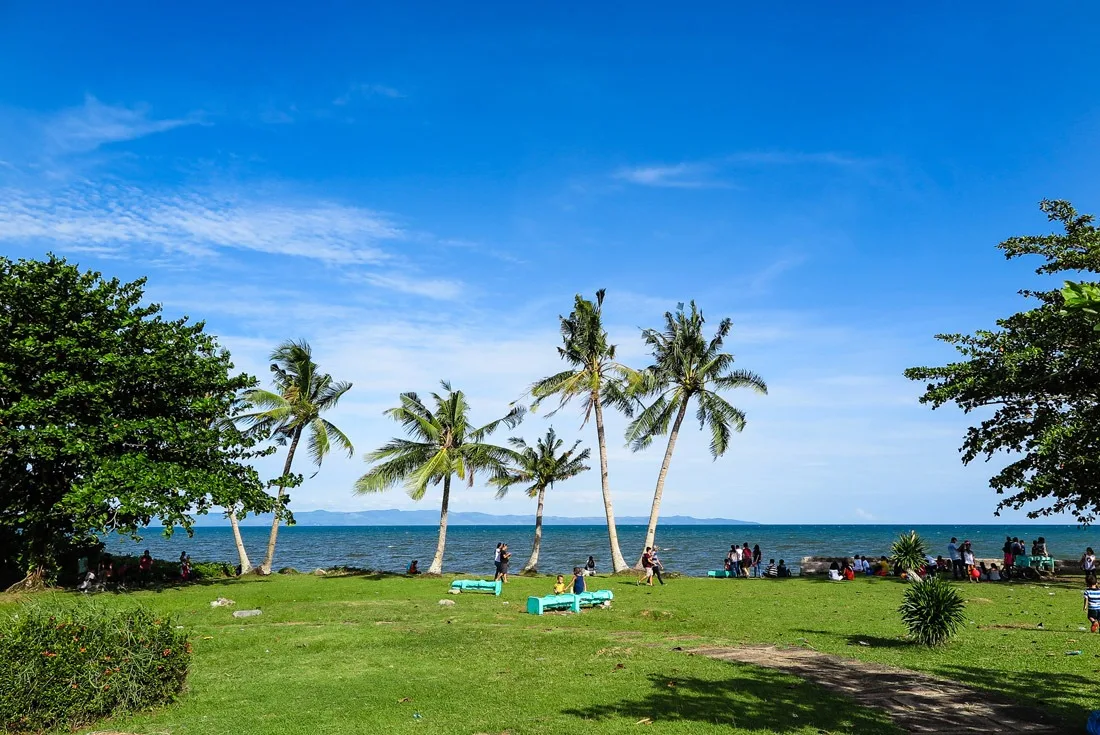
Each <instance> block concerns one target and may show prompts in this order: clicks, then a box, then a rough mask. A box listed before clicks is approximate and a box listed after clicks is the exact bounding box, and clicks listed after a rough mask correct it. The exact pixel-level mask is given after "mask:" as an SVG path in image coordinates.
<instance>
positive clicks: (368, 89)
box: [332, 84, 405, 107]
mask: <svg viewBox="0 0 1100 735" xmlns="http://www.w3.org/2000/svg"><path fill="white" fill-rule="evenodd" d="M404 96H405V95H403V94H402V93H401V92H399V91H398V90H396V89H394V88H393V87H388V86H386V85H385V84H353V85H351V87H349V88H348V91H347V92H344V93H343V94H342V95H340V96H339V97H337V98H336V99H334V100H333V101H332V104H334V105H337V106H340V107H342V106H344V105H346V104H348V103H349V102H351V101H352V100H354V99H356V98H357V97H389V98H390V99H400V98H401V97H404Z"/></svg>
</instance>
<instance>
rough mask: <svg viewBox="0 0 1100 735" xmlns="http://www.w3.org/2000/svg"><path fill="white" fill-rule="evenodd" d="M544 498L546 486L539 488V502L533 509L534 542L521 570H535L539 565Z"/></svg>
mask: <svg viewBox="0 0 1100 735" xmlns="http://www.w3.org/2000/svg"><path fill="white" fill-rule="evenodd" d="M545 499H546V488H545V487H540V488H539V504H538V507H537V508H536V509H535V542H534V543H533V544H531V558H530V559H528V560H527V563H526V564H524V565H523V569H522V571H524V572H534V571H537V569H538V565H539V549H540V548H541V547H542V502H543V500H545Z"/></svg>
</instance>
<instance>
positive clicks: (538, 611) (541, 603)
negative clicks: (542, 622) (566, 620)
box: [527, 594, 581, 615]
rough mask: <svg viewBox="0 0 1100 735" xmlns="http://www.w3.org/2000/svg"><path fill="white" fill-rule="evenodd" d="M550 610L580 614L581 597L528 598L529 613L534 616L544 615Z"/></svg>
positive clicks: (551, 596)
mask: <svg viewBox="0 0 1100 735" xmlns="http://www.w3.org/2000/svg"><path fill="white" fill-rule="evenodd" d="M548 610H572V611H573V612H575V613H579V612H580V611H581V596H580V595H574V594H567V595H547V596H546V597H528V598H527V612H529V613H531V614H532V615H542V614H543V613H544V612H546V611H548Z"/></svg>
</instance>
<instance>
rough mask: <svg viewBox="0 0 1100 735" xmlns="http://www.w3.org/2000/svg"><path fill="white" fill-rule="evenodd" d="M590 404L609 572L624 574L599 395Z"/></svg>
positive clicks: (624, 561)
mask: <svg viewBox="0 0 1100 735" xmlns="http://www.w3.org/2000/svg"><path fill="white" fill-rule="evenodd" d="M592 403H593V404H594V406H595V409H596V440H597V443H598V444H599V445H600V485H601V487H602V488H603V512H604V515H605V516H607V540H608V542H609V543H610V544H611V572H612V573H613V574H615V573H618V572H625V571H626V570H627V569H629V568H630V567H629V566H628V565H627V563H626V560H625V559H623V552H622V551H621V550H620V549H619V529H618V528H616V527H615V509H614V508H612V506H611V486H610V485H609V484H608V479H607V441H606V439H605V438H604V431H603V406H601V405H600V394H599V393H597V392H593V395H592Z"/></svg>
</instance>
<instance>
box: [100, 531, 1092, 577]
mask: <svg viewBox="0 0 1100 735" xmlns="http://www.w3.org/2000/svg"><path fill="white" fill-rule="evenodd" d="M910 530H915V531H917V532H918V533H919V534H920V535H921V536H922V537H923V538H924V539H925V541H927V542H928V544H929V546H930V550H931V553H932V554H934V555H936V554H943V555H944V556H945V557H946V555H947V543H948V541H950V539H951V537H952V536H956V537H958V539H959V540H960V541H963V540H964V539H969V540H970V541H971V542H972V544H973V546H974V550H975V553H976V555H977V556H978V557H990V558H996V557H999V556H1000V555H1001V545H1002V544H1003V543H1004V539H1005V536H1006V535H1007V536H1019V537H1020V538H1024V539H1026V541H1027V542H1028V543H1029V544H1030V542H1031V540H1032V539H1035V538H1037V537H1039V536H1043V537H1045V538H1046V540H1047V545H1048V546H1049V547H1050V550H1051V553H1052V554H1053V555H1054V557H1055V558H1058V559H1076V558H1079V557H1080V555H1081V554H1082V552H1083V551H1084V549H1085V547H1086V546H1091V547H1093V548H1100V531H1098V530H1097V529H1095V528H1087V529H1081V528H1078V527H1076V526H1063V525H1058V526H1053V525H1051V526H1047V525H1031V524H1028V525H1019V526H1001V525H978V526H968V525H943V526H902V525H850V526H832V525H829V526H826V525H760V526H662V527H660V528H659V529H658V533H657V545H658V546H659V547H660V548H661V550H662V551H661V554H660V558H661V561H662V562H663V563H664V565H665V568H666V569H668V570H670V571H677V572H681V573H683V574H687V575H698V576H701V575H705V574H706V572H707V570H709V569H720V568H721V566H722V560H723V559H724V558H725V554H726V551H727V550H728V549H729V547H730V544H732V543H737V544H739V545H740V544H744V543H745V542H746V541H747V542H748V543H749V545H750V546H752V545H753V544H760V548H761V550H762V551H763V553H764V559H765V560H767V559H770V558H774V559H777V560H778V559H785V560H786V561H787V563H788V564H795V565H797V564H798V560H799V559H801V558H802V557H803V556H842V555H849V556H850V555H854V554H863V555H866V556H872V555H873V556H876V557H877V556H879V555H882V554H888V553H889V547H890V543H891V542H892V541H893V540H894V539H895V538H897V536H898V534H900V533H905V532H908V531H910ZM437 531H438V529H436V528H433V527H431V526H340V527H336V526H332V527H326V526H291V527H288V528H283V529H280V531H279V540H278V546H277V547H276V554H275V567H276V568H281V567H294V568H295V569H298V570H299V571H310V570H313V569H316V568H317V567H333V566H338V565H346V566H354V567H364V568H368V569H378V570H386V571H404V570H405V567H406V566H408V563H409V561H410V560H412V559H419V560H420V564H421V568H423V569H426V568H427V566H428V564H429V563H430V562H431V558H432V555H433V554H434V553H435V545H436V537H437ZM267 534H268V529H267V528H260V527H245V528H242V529H241V535H242V536H243V538H244V542H245V547H246V548H247V550H248V553H249V557H250V558H251V560H252V563H253V564H258V563H259V562H260V561H262V559H263V554H264V551H265V549H266V548H267ZM532 538H533V530H532V529H529V528H524V527H522V526H455V527H452V528H450V529H448V532H447V551H446V555H445V557H444V571H445V572H469V573H471V574H490V573H492V571H493V549H494V547H495V546H496V544H497V543H499V542H502V541H503V542H506V543H507V544H508V546H509V547H510V548H511V550H512V570H513V571H514V572H518V571H519V569H521V568H522V566H523V565H524V563H525V562H526V561H527V558H528V556H529V555H530V552H531V541H532ZM644 540H645V527H644V526H619V541H620V545H621V547H622V550H623V555H624V556H626V557H627V560H628V561H630V562H633V561H634V560H635V557H636V556H637V554H639V553H640V552H641V548H640V547H641V544H642V542H643V541H644ZM108 546H109V549H110V551H112V552H113V553H119V554H122V553H129V554H140V553H141V551H142V550H143V549H145V548H148V549H150V550H151V552H152V554H153V556H155V557H157V558H162V559H174V558H177V557H179V555H180V552H181V551H186V552H187V553H188V554H190V555H191V558H192V559H194V560H196V561H199V560H202V561H228V562H232V563H233V564H236V563H237V552H236V548H235V547H234V544H233V536H232V531H231V530H230V529H229V528H198V529H195V532H194V536H192V537H191V538H188V537H187V535H186V534H184V533H179V532H177V533H176V534H175V535H174V536H173V537H172V538H171V539H165V538H164V536H163V535H162V534H161V533H159V531H157V530H154V529H149V530H148V532H147V534H146V535H145V537H144V539H143V540H142V541H140V542H134V541H131V540H129V539H120V538H116V539H113V540H112V541H111V542H110V543H109V544H108ZM590 554H591V555H592V556H594V557H595V558H596V566H597V570H599V571H608V569H609V565H608V543H607V529H606V528H605V527H603V526H549V527H546V528H544V529H543V539H542V552H541V554H540V557H539V571H540V572H544V573H555V574H557V573H564V572H567V571H569V570H571V569H572V568H573V567H574V566H581V565H583V564H584V562H585V560H586V559H587V558H588V556H589V555H590Z"/></svg>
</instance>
